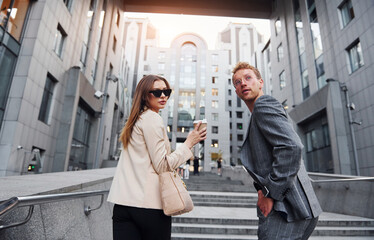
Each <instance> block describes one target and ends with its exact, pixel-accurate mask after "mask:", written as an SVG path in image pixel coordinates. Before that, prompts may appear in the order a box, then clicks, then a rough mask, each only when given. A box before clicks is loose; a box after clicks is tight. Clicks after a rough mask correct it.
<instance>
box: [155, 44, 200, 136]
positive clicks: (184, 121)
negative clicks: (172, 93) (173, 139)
mask: <svg viewBox="0 0 374 240" xmlns="http://www.w3.org/2000/svg"><path fill="white" fill-rule="evenodd" d="M196 54H197V48H196V46H195V45H194V44H193V43H185V44H183V45H182V47H181V63H180V64H181V68H180V79H179V92H178V94H179V97H178V122H177V126H178V127H177V131H178V132H189V131H190V129H191V128H193V121H194V120H195V119H196V68H197V65H196V61H193V59H196ZM160 64H163V65H164V64H165V63H160ZM186 66H187V67H188V68H189V69H190V71H188V72H186V71H185V70H186V68H185V67H186ZM163 68H164V66H163ZM201 90H202V92H201V94H204V95H205V91H204V93H203V89H201ZM204 95H202V96H204ZM200 115H205V111H203V109H202V108H200Z"/></svg>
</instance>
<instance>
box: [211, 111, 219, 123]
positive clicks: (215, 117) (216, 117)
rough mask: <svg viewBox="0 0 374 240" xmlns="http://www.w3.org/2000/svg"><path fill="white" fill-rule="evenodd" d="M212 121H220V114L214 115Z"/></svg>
mask: <svg viewBox="0 0 374 240" xmlns="http://www.w3.org/2000/svg"><path fill="white" fill-rule="evenodd" d="M212 121H218V113H212Z"/></svg>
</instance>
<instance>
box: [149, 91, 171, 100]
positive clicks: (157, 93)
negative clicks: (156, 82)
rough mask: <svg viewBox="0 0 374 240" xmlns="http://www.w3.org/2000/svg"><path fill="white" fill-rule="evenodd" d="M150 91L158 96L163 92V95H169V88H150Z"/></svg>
mask: <svg viewBox="0 0 374 240" xmlns="http://www.w3.org/2000/svg"><path fill="white" fill-rule="evenodd" d="M149 92H150V93H152V94H153V96H155V97H157V98H159V97H161V94H164V95H165V97H169V96H170V94H171V89H163V90H160V89H157V90H152V91H149Z"/></svg>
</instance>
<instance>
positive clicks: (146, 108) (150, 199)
mask: <svg viewBox="0 0 374 240" xmlns="http://www.w3.org/2000/svg"><path fill="white" fill-rule="evenodd" d="M170 94H171V89H170V86H169V83H168V82H167V81H166V79H164V78H162V77H159V76H155V75H148V76H145V77H144V78H143V79H142V80H140V82H139V83H138V85H137V87H136V90H135V96H134V99H133V105H132V108H131V113H130V116H129V119H128V121H127V123H126V125H125V127H124V128H123V130H122V133H121V136H120V140H121V141H122V145H123V150H122V152H121V156H120V159H119V162H118V166H117V169H116V173H115V175H114V178H113V182H112V186H111V189H110V192H109V196H108V201H109V202H112V203H114V204H115V205H114V208H113V239H114V240H116V239H131V240H137V239H139V240H140V239H142V240H151V239H154V240H156V239H157V240H164V239H165V240H166V239H171V217H170V216H166V215H165V214H164V213H163V210H162V206H161V199H160V189H159V179H158V173H162V172H164V171H167V170H168V167H167V162H169V164H170V166H171V167H172V168H173V169H175V168H177V167H178V166H179V165H181V164H182V163H184V162H186V161H187V160H188V159H189V158H191V157H192V152H191V150H190V149H191V148H192V147H193V146H194V145H195V144H197V143H198V142H200V141H202V140H204V139H206V128H204V129H202V130H200V131H198V130H197V129H198V127H199V126H196V127H195V129H194V130H193V131H191V132H190V133H189V134H188V136H187V139H186V141H185V142H184V143H183V144H181V145H180V146H179V147H178V148H177V149H176V150H175V151H174V152H173V153H171V151H170V143H169V138H168V136H167V133H166V130H165V127H164V125H163V121H162V118H161V117H160V115H159V114H158V111H159V110H160V109H163V108H164V107H165V105H166V102H167V100H168V99H169V96H170Z"/></svg>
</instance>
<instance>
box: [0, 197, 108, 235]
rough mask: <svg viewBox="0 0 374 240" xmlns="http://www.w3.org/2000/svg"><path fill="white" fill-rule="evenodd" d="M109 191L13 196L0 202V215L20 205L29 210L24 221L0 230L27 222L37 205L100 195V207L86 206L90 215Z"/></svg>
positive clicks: (0, 227) (101, 203) (5, 225)
mask: <svg viewBox="0 0 374 240" xmlns="http://www.w3.org/2000/svg"><path fill="white" fill-rule="evenodd" d="M108 192H109V190H98V191H87V192H78V193H58V194H47V195H35V196H26V197H12V198H10V199H8V200H5V201H3V202H1V203H0V217H1V216H3V215H5V214H7V213H9V212H11V211H13V210H15V209H16V208H18V207H27V206H28V207H29V212H28V214H27V216H26V218H25V219H24V220H22V221H19V222H15V223H10V224H4V225H0V231H1V230H3V229H7V228H11V227H16V226H20V225H23V224H25V223H27V222H28V221H29V220H30V218H31V216H32V214H33V211H34V206H35V205H39V204H44V203H53V202H60V201H66V200H72V199H76V198H83V197H91V196H97V195H100V196H101V202H100V205H99V206H98V207H96V208H91V207H90V206H84V214H85V215H86V216H88V215H90V213H91V212H92V211H95V210H97V209H99V208H101V206H102V205H103V202H104V195H105V194H107V193H108Z"/></svg>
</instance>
